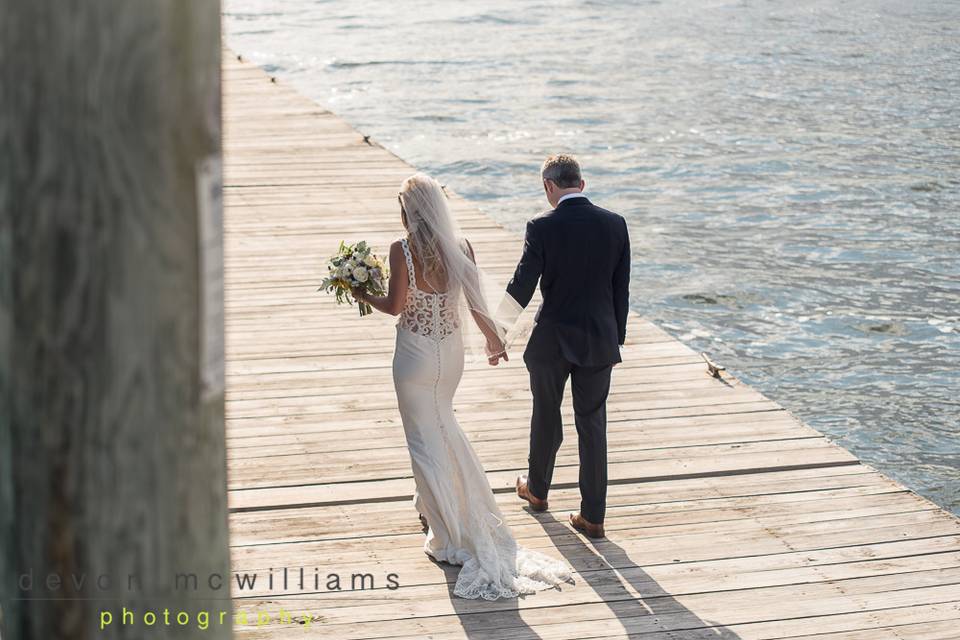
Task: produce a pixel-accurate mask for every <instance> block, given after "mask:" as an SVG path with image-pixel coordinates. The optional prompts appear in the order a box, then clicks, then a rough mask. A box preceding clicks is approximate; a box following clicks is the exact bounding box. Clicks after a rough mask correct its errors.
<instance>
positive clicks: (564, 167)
mask: <svg viewBox="0 0 960 640" xmlns="http://www.w3.org/2000/svg"><path fill="white" fill-rule="evenodd" d="M540 176H541V177H542V178H543V179H544V180H549V181H550V182H552V183H554V184H555V185H557V186H558V187H560V188H561V189H570V188H572V187H579V186H580V180H581V179H582V178H581V177H580V163H579V162H577V159H576V158H574V157H573V156H568V155H565V154H562V153H560V154H557V155H555V156H550V157H549V158H547V159H546V160H544V161H543V167H542V168H541V169H540Z"/></svg>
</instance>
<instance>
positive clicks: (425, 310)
mask: <svg viewBox="0 0 960 640" xmlns="http://www.w3.org/2000/svg"><path fill="white" fill-rule="evenodd" d="M401 246H402V248H403V254H404V257H405V259H406V263H407V273H408V277H409V288H408V292H407V299H406V302H405V306H404V308H403V311H402V312H401V315H400V320H399V322H398V323H397V342H396V351H395V353H394V358H393V380H394V387H395V388H396V392H397V402H398V405H399V409H400V417H401V419H402V420H403V430H404V434H405V435H406V439H407V446H408V448H409V450H410V462H411V465H412V467H413V477H414V480H415V481H416V494H415V496H414V506H415V507H416V508H417V510H418V511H419V512H420V513H421V514H423V516H424V517H425V518H426V521H427V525H428V532H427V538H426V542H425V543H424V551H425V552H426V553H427V554H429V555H430V556H431V557H433V558H435V559H436V560H438V561H440V562H447V563H450V564H454V565H463V566H462V568H461V570H460V574H459V576H458V577H457V583H456V586H455V587H454V594H455V595H457V596H460V597H462V598H484V599H486V600H496V599H498V598H512V597H516V596H517V595H520V594H528V593H533V592H534V591H538V590H541V589H546V588H550V587H553V586H556V585H558V584H559V583H561V582H571V581H572V578H571V569H570V567H569V566H567V565H566V564H565V563H563V562H560V561H558V560H555V559H553V558H550V557H548V556H546V555H544V554H541V553H538V552H536V551H532V550H528V549H524V548H523V547H521V546H519V545H518V544H517V542H516V541H515V540H514V538H513V534H512V533H511V532H510V529H509V527H508V526H507V524H506V522H505V521H504V519H503V515H502V514H501V513H500V510H499V508H498V507H497V504H496V502H495V501H494V498H493V492H492V491H491V489H490V484H489V482H488V481H487V477H486V474H485V472H484V470H483V466H482V465H481V463H480V460H479V458H477V455H476V453H475V452H474V450H473V447H472V446H471V444H470V441H469V440H468V439H467V437H466V435H465V434H464V432H463V429H461V427H460V425H459V424H458V423H457V420H456V418H455V416H454V413H453V395H454V393H455V392H456V390H457V386H458V385H459V384H460V378H461V376H462V375H463V362H464V341H463V336H462V332H461V327H460V315H459V314H458V312H457V302H458V301H457V299H456V297H457V296H458V295H460V294H459V292H457V291H448V292H443V293H430V292H426V291H421V290H420V289H418V288H417V280H416V275H415V273H414V263H413V257H412V254H411V252H410V247H409V243H408V242H407V239H403V240H402V241H401Z"/></svg>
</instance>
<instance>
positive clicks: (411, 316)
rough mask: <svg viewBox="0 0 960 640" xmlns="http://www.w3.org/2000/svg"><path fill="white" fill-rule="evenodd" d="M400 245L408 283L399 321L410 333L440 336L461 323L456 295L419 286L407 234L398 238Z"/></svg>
mask: <svg viewBox="0 0 960 640" xmlns="http://www.w3.org/2000/svg"><path fill="white" fill-rule="evenodd" d="M400 246H401V247H403V257H404V258H405V259H406V261H407V274H408V276H409V278H410V286H409V287H408V288H407V301H406V305H404V307H403V311H402V312H401V313H400V320H399V325H400V326H401V327H403V328H404V329H406V330H407V331H410V332H412V333H416V334H418V335H421V336H426V337H428V338H432V339H434V340H443V339H444V338H446V337H447V336H449V335H451V334H452V333H453V332H454V331H456V330H457V328H458V327H459V326H460V322H459V317H458V314H457V300H456V295H455V294H454V292H445V293H428V292H426V291H421V290H420V289H418V288H417V277H416V274H415V272H414V270H413V254H411V253H410V245H409V243H408V241H407V239H406V238H404V239H403V240H401V241H400Z"/></svg>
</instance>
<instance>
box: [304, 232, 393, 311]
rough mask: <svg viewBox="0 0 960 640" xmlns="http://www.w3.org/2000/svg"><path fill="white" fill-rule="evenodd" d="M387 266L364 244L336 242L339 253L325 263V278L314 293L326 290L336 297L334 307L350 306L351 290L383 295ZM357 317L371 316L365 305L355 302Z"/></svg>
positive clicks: (370, 309)
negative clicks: (344, 304)
mask: <svg viewBox="0 0 960 640" xmlns="http://www.w3.org/2000/svg"><path fill="white" fill-rule="evenodd" d="M386 282H387V267H386V265H384V264H383V260H381V259H380V258H379V257H378V256H377V255H375V254H374V253H373V252H372V251H371V250H370V247H369V246H367V243H366V242H362V241H361V242H358V243H356V244H345V243H344V242H342V241H341V242H340V250H339V251H337V254H336V255H335V256H333V257H332V258H330V261H329V262H328V263H327V277H326V278H324V279H323V282H322V283H321V284H320V288H319V289H317V291H321V290H326V291H327V293H333V294H335V295H336V297H337V304H343V303H344V302H346V303H348V304H353V299H354V298H353V293H352V292H351V289H352V288H357V289H360V290H361V291H363V292H364V293H367V294H370V295H374V296H382V295H386ZM357 306H358V307H360V317H361V318H362V317H363V316H365V315H367V314H370V313H373V308H372V307H371V306H370V305H369V304H368V303H366V302H360V301H359V300H358V301H357Z"/></svg>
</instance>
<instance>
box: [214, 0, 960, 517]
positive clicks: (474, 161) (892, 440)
mask: <svg viewBox="0 0 960 640" xmlns="http://www.w3.org/2000/svg"><path fill="white" fill-rule="evenodd" d="M224 9H225V21H226V22H225V28H226V36H227V43H228V44H229V45H230V46H232V47H233V48H234V49H235V50H237V51H239V52H241V53H243V54H244V55H245V56H246V57H248V58H250V59H252V60H253V61H254V62H257V63H259V64H261V65H264V66H265V67H267V68H268V69H270V70H271V71H272V72H274V73H276V74H278V75H281V76H283V77H284V78H286V79H287V80H289V81H291V82H292V83H293V84H294V85H295V86H297V87H298V88H299V89H300V90H301V91H303V92H304V93H306V94H308V95H310V96H311V97H313V98H315V99H316V100H318V101H319V102H321V103H323V104H325V105H326V106H328V107H329V108H330V109H332V110H333V111H335V112H336V113H338V114H340V115H342V116H343V117H345V118H346V119H347V120H348V121H350V122H351V123H352V124H354V125H355V126H357V127H358V128H359V129H361V130H362V131H363V132H364V133H368V134H371V135H372V136H373V137H374V138H375V139H377V140H379V141H380V142H382V143H383V144H384V145H385V146H387V147H388V148H390V149H392V150H393V151H395V152H396V153H397V154H399V155H400V156H401V157H403V158H405V159H406V160H408V161H410V162H412V163H413V164H414V165H416V166H418V167H420V168H422V169H424V170H426V171H428V172H431V173H433V174H435V175H437V176H438V177H440V178H441V180H442V181H444V182H446V183H447V184H449V185H450V186H452V187H453V188H454V189H455V190H456V191H458V192H459V193H461V194H463V195H465V196H466V197H468V198H470V199H472V200H474V201H476V202H478V203H479V204H480V205H481V207H482V208H483V209H484V210H485V211H487V212H488V213H489V214H491V215H492V216H494V217H495V218H496V219H498V220H499V221H500V222H502V223H503V224H505V225H506V226H508V227H511V228H514V229H517V230H518V231H519V230H522V225H523V222H524V221H525V219H526V218H527V217H529V216H531V215H533V214H535V213H537V212H538V211H540V210H542V209H543V208H544V206H545V203H544V202H543V201H542V196H541V194H540V183H539V179H538V175H537V170H538V167H539V162H540V161H541V160H542V158H543V157H544V156H545V155H547V154H549V153H552V152H557V151H561V150H565V151H571V152H574V153H576V154H577V155H578V156H579V157H580V159H581V162H582V164H583V165H584V170H585V178H586V180H587V183H588V191H589V193H590V195H591V197H593V198H594V200H596V201H597V202H599V203H602V204H603V205H604V206H607V207H608V208H611V209H614V210H617V211H620V212H622V213H623V214H624V215H625V216H626V217H627V219H628V221H629V222H630V225H631V234H632V239H633V248H634V262H635V266H634V270H633V278H634V280H633V285H632V292H633V306H634V308H635V309H637V311H639V312H641V313H643V314H645V315H646V316H647V317H649V318H651V319H653V320H654V321H656V322H657V323H659V324H660V325H661V326H663V327H664V328H666V329H667V330H668V331H670V332H671V333H673V334H674V335H676V336H677V337H679V338H680V339H682V340H683V341H685V342H686V343H687V344H689V345H691V346H693V347H694V348H696V349H701V350H706V351H708V352H709V353H711V354H712V355H713V356H715V359H716V360H719V361H721V362H723V363H724V364H726V365H727V366H728V368H729V369H731V370H732V371H734V372H735V373H736V374H737V375H738V376H739V377H740V378H742V379H743V380H745V381H747V382H749V383H750V384H752V385H754V386H756V387H757V388H759V389H761V390H762V391H763V392H764V393H766V394H767V395H769V396H770V397H772V398H774V399H776V400H777V401H779V402H780V403H781V404H783V405H784V406H785V407H786V408H788V409H789V410H791V411H792V412H793V413H794V414H796V415H797V416H799V417H801V418H802V419H803V420H805V421H806V422H808V423H809V424H811V425H812V426H814V427H816V428H818V429H820V430H821V431H824V432H826V433H828V434H830V435H831V436H833V437H834V438H835V439H836V440H838V441H839V442H840V443H841V444H842V445H843V446H845V447H847V448H849V449H851V450H853V451H854V452H856V453H857V454H858V455H859V456H860V457H861V458H862V459H863V460H865V461H867V462H869V463H871V464H874V465H875V466H877V467H878V468H880V469H882V470H883V471H885V472H887V473H888V474H890V475H892V476H893V477H895V478H897V479H899V480H901V481H903V482H905V483H906V484H907V485H909V486H910V487H912V488H914V489H916V490H918V491H919V492H920V493H922V494H924V495H927V496H929V497H930V498H932V499H933V500H935V501H936V502H938V503H939V504H941V505H944V506H946V507H948V508H950V509H951V510H953V511H954V512H955V513H960V444H958V428H960V401H958V395H960V373H958V371H960V258H958V254H960V173H958V168H960V3H958V2H956V1H939V2H934V1H927V0H917V1H914V2H902V1H880V0H877V1H868V0H853V1H851V2H843V3H839V2H823V1H816V0H811V1H804V2H796V1H795V0H789V1H785V0H764V1H759V0H749V1H740V2H733V1H731V2H726V1H722V0H714V1H711V0H701V1H693V0H676V1H670V2H657V1H655V0H654V1H649V2H635V1H627V0H577V1H561V2H550V3H546V2H542V3H541V2H522V1H518V0H510V1H509V2H508V1H506V0H495V1H493V2H484V3H478V2H473V1H466V0H445V1H444V2H439V1H437V2H425V1H423V0H405V1H403V2H397V1H395V0H393V1H388V0H371V1H368V0H327V1H319V0H226V2H225V7H224Z"/></svg>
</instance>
